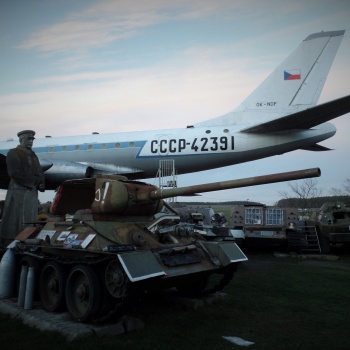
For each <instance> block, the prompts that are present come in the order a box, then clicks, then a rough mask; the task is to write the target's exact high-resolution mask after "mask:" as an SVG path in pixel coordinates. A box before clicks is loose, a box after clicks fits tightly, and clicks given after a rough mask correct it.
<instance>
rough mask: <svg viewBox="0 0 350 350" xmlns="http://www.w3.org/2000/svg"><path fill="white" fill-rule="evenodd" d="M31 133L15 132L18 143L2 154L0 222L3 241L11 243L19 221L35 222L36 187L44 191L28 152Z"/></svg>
mask: <svg viewBox="0 0 350 350" xmlns="http://www.w3.org/2000/svg"><path fill="white" fill-rule="evenodd" d="M34 135H35V132H34V131H32V130H24V131H21V132H19V133H18V134H17V136H18V137H19V142H20V144H19V145H18V146H17V147H16V148H13V149H10V150H9V152H8V154H7V157H6V164H7V171H8V174H9V177H10V184H9V187H8V190H7V194H6V199H5V206H4V213H3V217H2V220H1V224H0V239H1V243H3V244H8V243H11V242H12V241H13V240H14V238H15V237H16V236H17V235H18V233H20V232H21V231H22V230H23V228H24V225H23V224H25V223H30V222H36V221H37V215H38V190H39V191H42V192H43V191H45V177H44V174H43V171H42V169H41V167H40V163H39V160H38V157H37V156H36V154H35V153H34V152H33V151H32V146H33V141H34Z"/></svg>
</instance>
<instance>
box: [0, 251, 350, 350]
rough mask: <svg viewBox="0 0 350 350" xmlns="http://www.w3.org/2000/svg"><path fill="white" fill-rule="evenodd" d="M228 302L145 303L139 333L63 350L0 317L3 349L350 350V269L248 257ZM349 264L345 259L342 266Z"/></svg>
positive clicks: (59, 340)
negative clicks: (245, 345) (193, 305)
mask: <svg viewBox="0 0 350 350" xmlns="http://www.w3.org/2000/svg"><path fill="white" fill-rule="evenodd" d="M247 255H248V258H249V261H248V262H246V263H243V264H242V265H241V266H240V268H239V270H238V272H237V273H236V275H235V277H234V279H233V281H232V282H231V283H230V284H229V285H228V286H227V287H226V289H225V290H224V292H226V293H227V294H228V297H227V298H226V299H224V300H221V301H217V302H216V303H215V304H213V305H209V306H206V307H203V308H200V309H198V310H197V311H193V310H185V309H182V308H181V307H180V306H179V305H175V304H173V303H171V302H169V301H164V300H159V299H152V298H150V299H148V300H147V301H145V302H144V303H142V304H140V305H138V306H135V308H134V310H133V312H134V314H135V315H136V316H137V317H140V318H141V319H142V320H143V322H144V323H145V329H144V330H141V331H137V332H134V333H128V334H124V335H122V336H115V337H103V338H89V339H85V340H80V341H79V342H72V343H66V341H65V339H64V338H63V337H62V336H61V335H59V334H52V333H49V332H39V331H37V330H35V329H32V328H29V327H27V326H25V325H23V324H22V323H21V321H19V320H18V319H11V318H10V317H9V316H6V315H0V340H1V346H2V348H4V349H5V348H11V349H12V350H15V349H20V348H21V349H22V348H27V347H28V348H33V349H36V350H40V349H45V350H47V349H48V348H49V349H50V350H56V349H62V348H64V349H65V350H70V349H75V350H80V349H84V350H89V349H94V350H95V349H96V348H100V349H102V348H103V349H104V350H108V349H118V350H123V349H133V350H137V349H145V350H148V349H150V350H151V349H152V350H157V349H162V350H163V349H166V350H172V349H186V350H187V349H196V350H197V349H201V350H206V349H208V350H209V349H210V350H213V349H215V350H221V349H222V350H229V349H230V350H232V349H239V348H241V349H242V347H239V346H237V345H234V344H232V343H230V342H228V341H227V340H225V339H223V338H222V336H238V337H241V338H243V339H246V340H249V341H253V342H254V343H255V344H254V345H252V346H250V347H249V348H250V349H273V350H276V349H279V350H280V349H281V350H282V349H286V350H288V349H293V350H295V349H307V350H312V349H317V350H322V349H327V350H328V349H333V350H337V349H350V339H349V336H348V331H349V323H350V322H349V321H350V303H349V290H350V269H341V268H337V266H338V265H339V264H338V262H329V263H328V264H327V265H329V266H327V267H322V266H308V265H306V264H304V263H303V261H302V260H300V259H299V258H275V257H274V256H273V255H272V254H270V253H260V252H251V253H247ZM342 260H344V261H345V262H346V263H348V264H349V263H350V259H349V258H347V257H344V258H342Z"/></svg>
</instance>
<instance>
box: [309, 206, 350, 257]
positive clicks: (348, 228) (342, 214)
mask: <svg viewBox="0 0 350 350" xmlns="http://www.w3.org/2000/svg"><path fill="white" fill-rule="evenodd" d="M305 226H306V227H308V228H310V227H315V228H316V233H317V237H318V241H319V245H320V249H321V253H324V254H328V253H329V252H330V249H331V246H332V245H335V244H350V208H349V207H347V206H346V205H345V204H344V203H342V202H327V203H324V204H323V205H322V207H321V208H320V209H319V210H318V211H317V212H316V213H314V215H312V216H311V218H310V220H306V221H305Z"/></svg>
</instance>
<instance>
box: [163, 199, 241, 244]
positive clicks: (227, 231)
mask: <svg viewBox="0 0 350 350" xmlns="http://www.w3.org/2000/svg"><path fill="white" fill-rule="evenodd" d="M167 209H168V210H169V211H171V212H173V213H174V214H176V215H179V216H180V224H179V225H182V226H184V227H186V229H190V230H192V231H194V232H197V233H200V234H202V235H205V236H206V239H208V240H210V239H214V238H217V237H218V236H221V237H234V238H235V241H236V243H237V244H238V245H239V246H240V247H241V246H242V241H243V240H244V238H245V236H244V233H243V231H242V230H241V229H234V228H232V227H229V226H228V221H227V219H226V217H225V215H224V214H223V213H222V212H218V213H215V211H214V209H213V208H211V207H201V206H197V207H195V206H188V205H185V204H183V203H174V202H169V203H168V205H167Z"/></svg>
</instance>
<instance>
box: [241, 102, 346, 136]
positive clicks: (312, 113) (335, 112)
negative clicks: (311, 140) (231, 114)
mask: <svg viewBox="0 0 350 350" xmlns="http://www.w3.org/2000/svg"><path fill="white" fill-rule="evenodd" d="M349 112H350V95H348V96H345V97H341V98H339V99H336V100H333V101H330V102H326V103H323V104H320V105H318V106H315V107H311V108H308V109H305V110H303V111H300V112H296V113H292V114H289V115H287V116H285V117H281V118H278V119H275V120H271V121H269V122H266V123H261V124H258V125H254V126H252V127H249V128H247V129H243V130H241V132H245V133H257V134H259V133H269V132H278V131H288V130H295V129H310V128H312V127H314V126H316V125H319V124H322V123H325V122H327V121H329V120H332V119H334V118H337V117H339V116H341V115H343V114H346V113H349Z"/></svg>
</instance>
